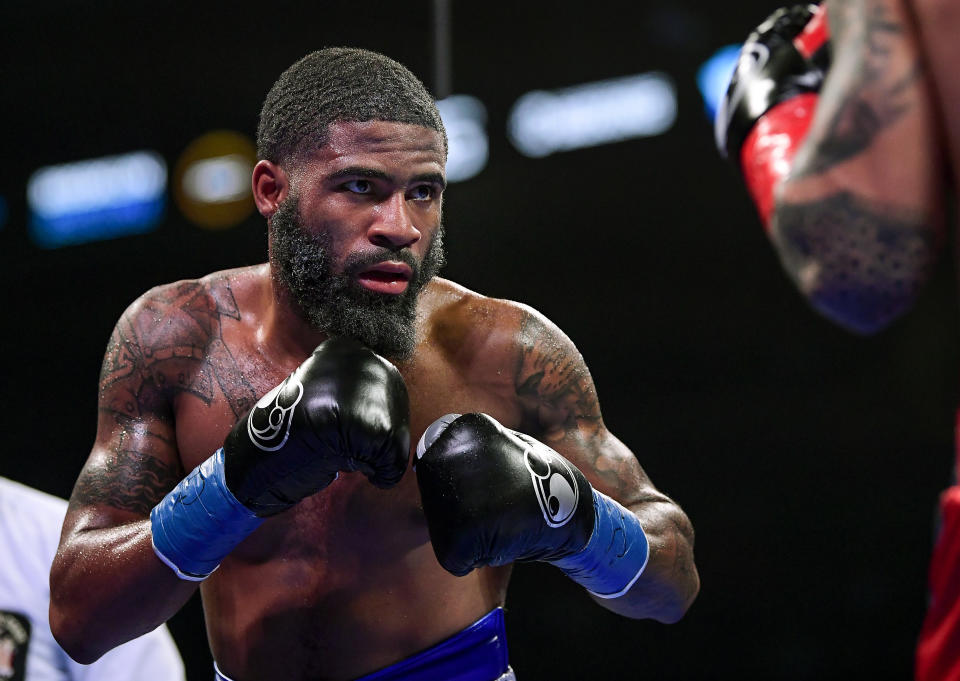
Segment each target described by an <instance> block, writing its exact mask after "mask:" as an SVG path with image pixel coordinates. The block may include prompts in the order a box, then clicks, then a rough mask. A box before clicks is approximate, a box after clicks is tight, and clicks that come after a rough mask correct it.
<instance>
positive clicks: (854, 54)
mask: <svg viewBox="0 0 960 681" xmlns="http://www.w3.org/2000/svg"><path fill="white" fill-rule="evenodd" d="M824 9H826V12H825V11H824ZM827 18H828V21H827V22H826V23H828V24H829V31H826V30H825V29H826V24H825V23H824V20H825V19H827ZM827 33H829V45H825V43H824V41H825V40H826V39H827ZM958 36H960V4H958V3H957V2H955V0H915V1H914V2H911V3H908V2H906V1H905V0H829V2H828V3H827V4H826V5H825V7H821V8H814V7H812V6H811V7H808V6H797V7H793V8H790V9H789V10H785V11H779V12H778V13H777V14H776V15H774V16H773V17H771V19H770V20H768V21H767V22H765V23H764V24H763V25H761V27H760V28H759V29H758V30H757V31H756V32H755V33H754V34H752V35H751V37H750V39H748V43H747V46H746V49H745V51H744V53H743V54H744V55H759V57H757V58H754V57H747V58H742V59H741V61H740V62H739V64H738V67H737V71H736V74H735V76H734V82H733V83H732V84H731V88H730V90H729V91H728V94H727V100H726V102H725V112H726V113H725V116H724V117H723V118H720V119H718V127H717V131H718V142H719V143H720V145H721V148H722V149H723V150H724V151H725V152H726V153H727V154H728V155H729V156H730V157H731V158H733V159H736V160H738V161H739V162H740V168H741V171H742V172H743V176H744V179H745V180H746V182H747V184H748V187H749V188H750V191H751V194H752V195H753V198H754V200H755V202H756V203H757V206H758V209H759V211H760V215H761V218H762V219H763V221H764V224H765V226H766V227H767V230H768V234H769V236H770V238H771V240H772V242H773V244H774V246H775V248H776V250H777V252H778V254H779V256H780V260H781V262H782V264H783V266H784V269H785V270H786V271H787V273H788V274H789V275H790V277H791V278H792V279H793V281H794V282H795V283H796V284H797V286H798V288H799V289H800V291H801V292H802V293H803V294H804V295H805V296H806V297H807V299H808V300H809V301H810V302H811V303H812V305H813V306H814V308H815V309H817V310H818V311H819V312H821V313H822V314H823V315H825V316H826V317H828V318H829V319H831V320H833V321H834V322H836V323H838V324H840V325H842V326H844V327H846V328H848V329H850V330H852V331H855V332H858V333H864V334H870V333H875V332H877V331H879V330H881V329H883V328H885V327H886V326H887V325H888V324H890V323H891V322H892V321H894V320H895V319H896V318H898V317H899V316H900V315H901V314H903V313H904V312H906V311H907V310H909V309H910V308H911V307H912V306H913V304H914V302H915V301H916V299H917V297H918V295H919V293H920V291H921V289H922V287H923V284H924V283H926V281H927V280H928V279H929V278H930V276H931V273H932V270H933V267H934V264H935V262H936V259H937V257H938V256H939V254H940V252H941V251H942V249H943V245H944V241H945V238H944V237H945V234H944V231H945V228H944V212H945V211H944V195H945V190H948V189H953V190H954V191H955V192H956V191H957V189H960V187H958V186H957V185H956V178H957V176H956V171H957V169H958V160H960V81H958V79H957V77H956V69H957V65H958V64H960V40H958ZM827 47H828V48H829V52H830V53H831V56H830V65H829V68H828V69H826V70H825V62H824V60H822V59H818V58H817V55H818V54H819V55H821V56H822V55H823V53H824V49H825V48H827ZM761 62H762V63H761ZM821 88H822V89H821ZM944 152H948V153H947V156H946V157H945V155H944ZM951 183H953V186H952V187H951ZM941 521H942V524H941V528H940V532H939V536H938V540H937V546H936V547H935V549H934V556H933V560H932V562H931V568H930V596H931V598H930V605H929V608H928V612H927V617H926V621H925V622H924V625H923V630H922V632H921V635H920V641H919V645H918V648H917V656H916V670H915V671H916V678H917V679H918V681H934V680H936V681H944V680H947V679H949V680H950V681H960V488H958V487H956V486H954V487H951V488H949V489H948V490H947V491H946V492H944V494H943V496H942V498H941Z"/></svg>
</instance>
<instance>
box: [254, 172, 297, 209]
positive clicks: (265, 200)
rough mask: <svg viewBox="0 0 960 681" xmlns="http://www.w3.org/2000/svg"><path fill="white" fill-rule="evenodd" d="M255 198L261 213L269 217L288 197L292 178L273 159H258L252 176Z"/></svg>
mask: <svg viewBox="0 0 960 681" xmlns="http://www.w3.org/2000/svg"><path fill="white" fill-rule="evenodd" d="M251 184H252V188H253V200H254V202H255V203H256V204H257V210H258V211H260V215H262V216H263V217H265V218H269V217H270V216H271V215H273V214H274V213H275V212H277V208H278V207H279V206H280V203H281V202H283V200H284V199H285V198H287V194H288V192H289V191H290V178H289V176H288V175H287V173H286V171H285V170H284V169H283V168H281V167H280V166H279V165H277V164H276V163H274V162H272V161H266V160H264V161H258V162H257V165H255V166H254V167H253V176H252V178H251Z"/></svg>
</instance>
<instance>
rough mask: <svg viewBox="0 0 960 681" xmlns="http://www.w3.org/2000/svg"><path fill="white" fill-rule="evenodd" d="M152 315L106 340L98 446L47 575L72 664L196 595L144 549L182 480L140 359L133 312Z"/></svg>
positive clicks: (129, 322) (155, 388) (160, 403)
mask: <svg viewBox="0 0 960 681" xmlns="http://www.w3.org/2000/svg"><path fill="white" fill-rule="evenodd" d="M155 312H156V311H155V310H153V311H151V310H150V309H144V308H143V307H138V305H137V304H135V305H134V307H132V308H131V310H129V311H128V312H127V313H126V314H125V315H124V317H123V318H122V319H121V320H120V322H119V323H118V324H117V327H116V329H115V330H114V332H113V336H112V337H111V339H110V344H109V346H108V348H107V352H106V356H105V358H104V362H103V369H102V371H101V378H100V397H99V417H98V418H99V421H98V428H97V438H96V442H95V444H94V447H93V451H92V452H91V454H90V457H89V458H88V460H87V462H86V465H85V466H84V468H83V470H82V472H81V473H80V477H79V479H78V480H77V483H76V485H75V487H74V490H73V494H72V496H71V499H70V506H69V509H68V511H67V516H66V519H65V521H64V528H63V533H62V536H61V540H60V548H59V550H58V552H57V556H56V558H55V560H54V563H53V567H52V570H51V574H50V589H51V600H50V626H51V629H52V631H53V634H54V636H55V637H56V638H57V640H58V641H59V642H60V644H61V645H62V646H63V648H64V649H65V650H66V651H67V652H68V653H69V654H70V655H71V656H72V657H73V658H74V659H76V660H77V661H79V662H85V663H89V662H92V661H93V660H95V659H97V658H99V657H100V656H101V655H102V654H103V653H105V652H106V651H107V650H109V649H110V648H112V647H114V646H116V645H118V644H120V643H123V642H125V641H127V640H130V639H132V638H134V637H136V636H139V635H141V634H143V633H145V632H147V631H150V630H152V629H154V628H156V627H157V626H158V625H160V624H161V623H163V622H164V621H166V620H167V619H168V618H169V617H171V616H172V615H173V614H174V613H175V612H176V611H177V610H179V609H180V607H181V606H182V605H183V604H184V603H185V602H186V601H187V599H188V598H189V597H190V595H191V594H192V593H193V591H194V590H195V589H196V584H195V583H191V582H183V581H181V580H179V579H177V578H176V576H175V575H174V573H173V571H171V570H170V568H168V567H167V566H165V565H164V564H163V563H162V562H160V560H159V559H158V558H157V557H156V555H155V554H154V552H153V549H152V547H151V532H150V521H149V514H150V509H151V508H152V507H153V506H154V505H155V504H156V503H157V502H158V501H159V500H160V499H161V498H162V497H163V496H164V495H165V494H166V493H167V492H168V491H169V490H170V489H172V488H173V487H174V485H176V483H177V482H178V481H179V480H180V479H181V478H182V477H183V475H184V471H183V470H182V466H181V465H180V459H179V455H178V452H177V448H176V444H175V439H174V428H173V419H172V411H171V408H170V403H169V400H168V397H167V393H166V392H165V390H164V389H163V386H160V385H158V384H157V381H156V380H155V379H154V377H153V376H152V375H151V373H150V372H149V370H148V367H147V361H146V360H145V356H147V355H149V353H150V352H151V351H152V350H154V349H155V348H152V347H150V346H149V345H150V344H149V343H145V342H144V339H143V338H142V337H141V334H140V333H139V331H138V324H137V318H138V315H144V314H146V315H152V314H154V313H155Z"/></svg>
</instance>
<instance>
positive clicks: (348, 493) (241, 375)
mask: <svg viewBox="0 0 960 681" xmlns="http://www.w3.org/2000/svg"><path fill="white" fill-rule="evenodd" d="M416 357H417V359H416V360H415V361H414V362H412V363H410V364H409V365H404V366H401V372H402V374H403V375H404V379H405V381H406V384H407V390H408V394H409V396H410V407H411V414H410V418H411V423H410V426H411V442H410V455H411V458H412V457H413V456H414V455H415V450H416V445H417V442H418V440H419V439H420V436H421V435H422V433H423V432H424V430H426V428H427V426H429V425H430V424H431V423H432V422H433V421H434V420H436V419H437V418H439V417H441V416H443V415H444V414H448V413H451V412H456V413H467V412H474V411H481V412H485V413H489V414H491V415H492V416H494V417H495V418H497V419H498V420H500V421H501V422H503V423H505V424H506V425H512V424H515V423H517V422H518V420H519V411H518V406H517V405H516V403H515V401H514V400H511V399H509V395H508V393H507V391H506V390H504V389H503V388H502V385H503V382H502V381H501V380H500V378H501V377H498V376H483V375H478V374H477V373H476V372H475V371H472V370H471V369H469V368H468V369H464V368H462V367H458V366H456V365H455V364H453V363H451V362H449V361H446V360H445V359H444V357H443V356H442V355H441V354H440V353H430V352H429V351H426V350H425V351H424V352H422V353H419V354H418V355H417V356H416ZM298 363H299V362H298V360H296V359H291V360H289V361H285V362H272V361H268V360H266V359H265V358H264V356H263V355H262V353H260V352H259V351H258V350H257V349H256V348H255V347H252V346H250V345H248V344H245V343H243V342H239V341H234V342H233V343H229V344H228V343H227V342H221V341H218V345H217V346H215V347H213V348H211V349H210V350H209V351H208V352H207V353H206V355H205V356H203V357H202V358H197V364H196V366H195V369H194V371H192V372H191V376H190V378H189V380H187V381H186V382H185V385H186V388H185V389H184V390H183V391H182V392H181V393H179V395H178V396H177V399H176V400H175V402H174V405H175V419H176V435H177V444H178V447H179V451H180V456H181V460H182V462H183V467H184V470H185V471H189V470H192V469H193V468H194V467H196V466H197V465H199V464H200V463H201V462H202V461H204V460H205V459H206V458H207V457H209V456H210V455H211V454H212V453H213V452H215V451H216V450H217V449H218V448H219V447H220V446H221V445H222V443H223V440H224V438H225V437H226V436H227V434H228V433H229V431H230V429H231V428H232V427H233V425H234V424H235V423H236V422H237V420H238V419H239V418H241V417H242V416H243V415H244V414H245V413H246V411H247V410H248V409H249V408H250V407H251V406H252V405H253V404H254V403H255V402H256V401H257V400H258V399H259V398H260V397H261V396H262V395H264V394H266V393H267V392H268V391H269V390H270V389H271V388H273V387H274V386H275V385H277V384H278V383H280V382H281V381H282V380H283V379H284V378H285V377H286V376H287V375H288V374H289V373H290V372H291V371H293V370H294V369H295V368H296V366H297V365H298ZM426 541H427V537H426V529H425V524H424V522H423V516H422V510H421V507H420V496H419V491H418V489H417V485H416V480H415V476H414V475H413V472H412V470H411V469H410V468H409V467H408V469H407V472H406V474H405V475H404V477H403V479H402V481H401V482H400V484H399V485H397V486H396V487H395V488H394V489H391V490H381V489H378V488H376V487H374V486H372V485H370V484H369V483H368V482H367V481H366V479H365V478H364V477H363V476H362V475H361V474H359V473H345V474H341V476H340V478H339V479H338V480H337V481H335V482H334V483H333V484H332V485H330V487H328V488H327V489H325V490H323V492H322V493H320V494H317V495H314V496H312V497H309V498H308V499H305V500H304V501H302V502H301V503H300V504H298V505H297V506H296V507H294V508H293V509H291V510H290V511H287V512H285V513H283V514H281V515H279V516H277V517H275V518H271V519H270V520H269V521H268V522H267V523H265V524H264V526H263V528H262V530H261V531H258V532H257V533H255V535H253V536H252V537H251V538H250V540H248V541H247V542H245V545H244V546H243V547H241V549H242V550H241V551H240V553H239V554H238V556H240V557H242V556H243V555H244V554H248V555H249V557H250V558H254V559H255V558H257V557H258V556H263V555H265V554H266V553H268V552H269V553H270V554H271V555H284V556H287V557H295V556H303V557H308V556H309V557H311V559H313V560H315V559H317V558H321V559H326V560H332V558H331V557H332V556H334V555H335V556H336V557H337V559H336V562H342V561H344V560H347V557H348V556H352V557H353V558H355V559H358V560H363V561H364V564H366V565H369V562H368V561H370V560H371V559H386V560H389V559H390V557H391V556H390V555H389V554H398V553H403V552H404V551H406V550H409V549H410V547H412V546H416V545H419V544H422V543H425V542H426ZM345 547H351V550H350V551H343V549H344V548H345ZM343 567H344V568H348V566H343ZM341 572H344V573H348V572H349V570H343V571H341Z"/></svg>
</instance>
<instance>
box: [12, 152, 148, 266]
mask: <svg viewBox="0 0 960 681" xmlns="http://www.w3.org/2000/svg"><path fill="white" fill-rule="evenodd" d="M166 188H167V165H166V163H165V162H164V160H163V158H162V157H161V156H160V155H159V154H158V153H156V152H153V151H137V152H132V153H129V154H123V155H120V156H110V157H104V158H98V159H92V160H87V161H76V162H73V163H65V164H62V165H56V166H47V167H45V168H40V169H39V170H37V171H36V172H35V173H33V175H32V176H31V177H30V179H29V180H28V182H27V203H28V207H29V209H30V234H31V237H32V238H33V241H34V242H35V243H36V244H37V245H39V246H41V247H44V248H58V247H60V246H67V245H72V244H79V243H86V242H89V241H98V240H101V239H111V238H114V237H119V236H126V235H131V234H142V233H144V232H148V231H150V230H151V229H153V228H154V227H155V226H156V225H157V223H158V222H159V220H160V218H161V217H162V216H163V210H164V203H165V192H166Z"/></svg>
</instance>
